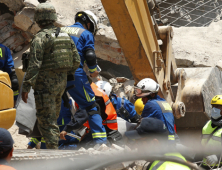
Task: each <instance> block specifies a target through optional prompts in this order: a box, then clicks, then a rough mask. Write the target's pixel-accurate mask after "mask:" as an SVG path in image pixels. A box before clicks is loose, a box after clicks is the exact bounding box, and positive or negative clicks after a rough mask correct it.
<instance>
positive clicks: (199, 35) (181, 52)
mask: <svg viewBox="0 0 222 170" xmlns="http://www.w3.org/2000/svg"><path fill="white" fill-rule="evenodd" d="M173 31H174V37H173V49H174V56H175V58H176V62H177V66H178V67H214V66H216V65H217V63H218V62H219V61H222V54H221V51H220V48H221V43H222V40H221V39H222V21H218V22H213V23H212V24H211V25H210V26H209V27H180V28H175V27H174V28H173Z"/></svg>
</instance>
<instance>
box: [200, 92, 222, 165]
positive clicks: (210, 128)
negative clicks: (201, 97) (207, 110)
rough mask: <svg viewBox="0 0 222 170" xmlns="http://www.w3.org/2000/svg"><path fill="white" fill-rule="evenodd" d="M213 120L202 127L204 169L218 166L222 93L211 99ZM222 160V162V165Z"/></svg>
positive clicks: (221, 131)
mask: <svg viewBox="0 0 222 170" xmlns="http://www.w3.org/2000/svg"><path fill="white" fill-rule="evenodd" d="M211 106H212V109H211V120H209V121H208V122H207V123H206V124H205V126H204V127H203V129H202V140H201V144H202V146H203V147H204V159H203V164H202V167H203V168H204V169H211V168H213V167H214V168H217V166H218V162H219V159H218V158H220V153H221V133H222V95H217V96H214V97H213V98H212V100H211ZM221 164H222V162H220V166H221Z"/></svg>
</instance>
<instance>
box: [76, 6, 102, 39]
mask: <svg viewBox="0 0 222 170" xmlns="http://www.w3.org/2000/svg"><path fill="white" fill-rule="evenodd" d="M81 14H85V15H86V16H87V18H88V19H89V20H90V22H91V23H92V24H93V28H92V29H89V31H90V32H92V33H93V35H96V32H97V31H98V26H97V25H98V19H97V17H96V15H95V14H94V13H93V12H91V11H89V10H85V11H80V12H77V14H76V15H75V21H76V19H78V18H80V19H82V20H83V21H86V18H84V16H83V15H81ZM86 25H87V24H86Z"/></svg>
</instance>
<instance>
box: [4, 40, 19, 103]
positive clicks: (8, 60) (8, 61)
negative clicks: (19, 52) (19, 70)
mask: <svg viewBox="0 0 222 170" xmlns="http://www.w3.org/2000/svg"><path fill="white" fill-rule="evenodd" d="M12 69H14V61H13V58H12V55H11V51H10V49H9V48H7V47H6V46H4V45H2V44H0V70H2V71H4V72H7V73H8V74H9V75H10V74H11V73H12ZM16 78H17V77H16ZM18 95H19V93H18V89H16V90H14V100H17V98H18Z"/></svg>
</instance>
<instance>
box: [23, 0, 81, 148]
mask: <svg viewBox="0 0 222 170" xmlns="http://www.w3.org/2000/svg"><path fill="white" fill-rule="evenodd" d="M34 20H35V21H36V23H37V24H38V25H39V27H40V28H41V30H40V31H39V32H38V33H37V34H36V35H35V37H34V38H33V40H32V42H31V48H30V54H29V65H28V68H27V72H26V75H25V78H24V82H23V88H22V99H23V101H24V102H25V103H27V99H28V93H29V91H30V88H31V86H32V88H33V89H34V96H35V104H36V110H37V113H36V117H37V119H38V128H39V131H40V132H41V134H42V136H43V137H44V139H45V142H46V147H47V149H58V141H59V127H58V125H57V118H58V117H59V113H60V108H61V97H62V94H63V92H64V90H65V88H66V84H67V72H70V73H72V74H74V73H75V70H76V69H77V68H78V67H79V64H80V57H79V54H78V51H77V49H76V46H75V44H74V42H73V41H72V39H71V38H70V36H69V35H68V34H67V33H64V32H62V31H60V28H56V27H55V26H54V25H53V23H54V22H55V21H56V20H57V14H56V10H55V8H54V7H53V6H52V5H51V4H49V3H41V4H39V5H38V6H37V7H36V10H35V15H34ZM70 73H69V74H70Z"/></svg>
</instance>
